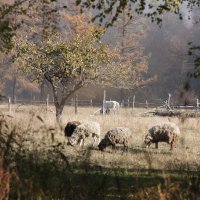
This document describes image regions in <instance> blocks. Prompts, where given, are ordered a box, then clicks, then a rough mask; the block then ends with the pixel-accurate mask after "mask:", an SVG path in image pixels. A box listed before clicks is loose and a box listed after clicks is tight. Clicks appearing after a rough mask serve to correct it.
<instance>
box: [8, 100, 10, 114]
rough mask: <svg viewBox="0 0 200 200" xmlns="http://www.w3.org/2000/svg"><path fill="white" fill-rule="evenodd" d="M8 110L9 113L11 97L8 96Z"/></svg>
mask: <svg viewBox="0 0 200 200" xmlns="http://www.w3.org/2000/svg"><path fill="white" fill-rule="evenodd" d="M8 112H9V114H11V97H8Z"/></svg>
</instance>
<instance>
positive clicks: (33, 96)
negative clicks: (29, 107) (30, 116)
mask: <svg viewBox="0 0 200 200" xmlns="http://www.w3.org/2000/svg"><path fill="white" fill-rule="evenodd" d="M33 105H35V95H34V96H33Z"/></svg>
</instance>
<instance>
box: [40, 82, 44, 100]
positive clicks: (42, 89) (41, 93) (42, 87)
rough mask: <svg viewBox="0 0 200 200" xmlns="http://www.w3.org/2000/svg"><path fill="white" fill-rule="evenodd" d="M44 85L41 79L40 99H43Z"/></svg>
mask: <svg viewBox="0 0 200 200" xmlns="http://www.w3.org/2000/svg"><path fill="white" fill-rule="evenodd" d="M44 87H45V82H44V80H43V81H42V83H41V85H40V101H43V100H44Z"/></svg>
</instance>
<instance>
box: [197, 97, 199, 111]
mask: <svg viewBox="0 0 200 200" xmlns="http://www.w3.org/2000/svg"><path fill="white" fill-rule="evenodd" d="M198 109H199V99H197V110H198Z"/></svg>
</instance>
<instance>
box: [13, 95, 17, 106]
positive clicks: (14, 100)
mask: <svg viewBox="0 0 200 200" xmlns="http://www.w3.org/2000/svg"><path fill="white" fill-rule="evenodd" d="M16 100H17V98H16V96H14V99H13V103H14V104H16Z"/></svg>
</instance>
